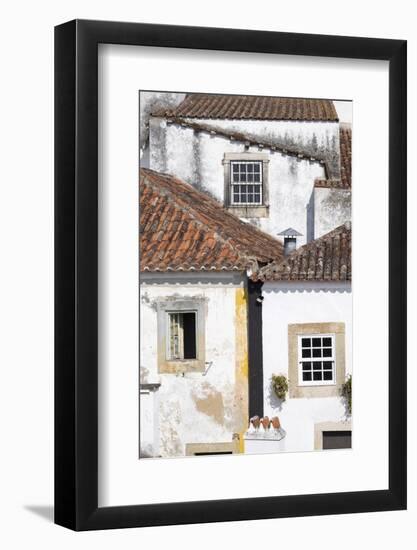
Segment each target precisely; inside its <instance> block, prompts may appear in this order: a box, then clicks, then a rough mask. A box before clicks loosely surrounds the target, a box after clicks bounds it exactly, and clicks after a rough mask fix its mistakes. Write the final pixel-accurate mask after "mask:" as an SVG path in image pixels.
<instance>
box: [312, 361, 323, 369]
mask: <svg viewBox="0 0 417 550" xmlns="http://www.w3.org/2000/svg"><path fill="white" fill-rule="evenodd" d="M313 369H314V370H321V361H314V363H313Z"/></svg>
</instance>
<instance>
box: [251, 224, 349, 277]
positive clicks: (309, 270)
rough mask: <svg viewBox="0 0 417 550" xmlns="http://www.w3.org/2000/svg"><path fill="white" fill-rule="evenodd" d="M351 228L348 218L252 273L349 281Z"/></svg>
mask: <svg viewBox="0 0 417 550" xmlns="http://www.w3.org/2000/svg"><path fill="white" fill-rule="evenodd" d="M351 242H352V230H351V224H350V222H347V223H345V224H343V225H341V226H339V227H337V228H336V229H333V231H330V233H327V234H326V235H323V236H322V237H320V238H319V239H316V240H314V241H311V242H309V243H307V244H306V245H304V246H302V247H300V248H299V249H298V250H296V251H295V252H293V253H292V254H290V255H289V256H287V257H286V258H284V259H282V260H281V261H278V262H273V263H271V264H269V265H267V266H265V267H263V268H261V269H260V270H259V271H258V272H257V273H256V274H254V275H253V276H252V279H254V280H260V281H350V280H351V277H352V274H351V248H352V245H351Z"/></svg>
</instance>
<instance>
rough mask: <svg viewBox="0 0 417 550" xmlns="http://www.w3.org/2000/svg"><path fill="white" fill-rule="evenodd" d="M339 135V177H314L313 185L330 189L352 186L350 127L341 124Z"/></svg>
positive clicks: (349, 187)
mask: <svg viewBox="0 0 417 550" xmlns="http://www.w3.org/2000/svg"><path fill="white" fill-rule="evenodd" d="M339 137H340V179H316V180H315V182H314V186H315V187H326V188H331V189H351V188H352V128H351V126H347V125H341V126H340V130H339Z"/></svg>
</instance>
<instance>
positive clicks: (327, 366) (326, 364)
mask: <svg viewBox="0 0 417 550" xmlns="http://www.w3.org/2000/svg"><path fill="white" fill-rule="evenodd" d="M332 367H333V363H332V361H324V363H323V368H324V369H331V368H332Z"/></svg>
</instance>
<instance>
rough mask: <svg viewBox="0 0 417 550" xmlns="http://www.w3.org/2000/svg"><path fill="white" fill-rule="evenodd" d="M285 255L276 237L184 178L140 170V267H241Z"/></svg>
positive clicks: (177, 269)
mask: <svg viewBox="0 0 417 550" xmlns="http://www.w3.org/2000/svg"><path fill="white" fill-rule="evenodd" d="M281 258H282V244H281V242H280V241H279V240H278V239H275V238H273V237H271V236H269V235H267V234H266V233H263V232H262V231H260V230H259V229H257V228H256V227H254V226H253V225H250V224H247V223H244V222H242V221H241V220H239V218H237V217H235V216H234V215H233V214H230V213H229V212H227V211H226V210H225V209H224V208H223V207H222V205H221V204H220V203H218V202H217V201H215V200H214V199H212V198H211V197H209V196H208V195H206V194H205V193H202V192H200V191H197V190H196V189H195V188H194V187H192V186H191V185H189V184H187V183H185V182H183V181H181V180H180V179H178V178H175V177H173V176H170V175H167V174H161V173H159V172H154V171H152V170H148V169H144V168H142V169H141V171H140V269H141V271H167V270H174V271H189V270H213V271H223V270H228V271H229V270H239V271H243V270H245V269H248V268H250V267H252V266H253V265H256V264H257V262H259V263H261V264H266V263H268V262H270V261H273V260H279V259H281Z"/></svg>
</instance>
